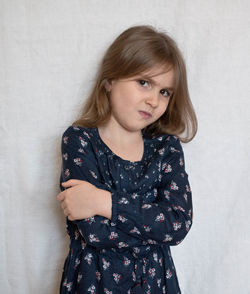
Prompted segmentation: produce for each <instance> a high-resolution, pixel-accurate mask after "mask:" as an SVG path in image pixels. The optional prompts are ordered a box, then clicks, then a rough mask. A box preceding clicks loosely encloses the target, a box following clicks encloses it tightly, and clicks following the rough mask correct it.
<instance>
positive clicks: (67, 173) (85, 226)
mask: <svg viewBox="0 0 250 294" xmlns="http://www.w3.org/2000/svg"><path fill="white" fill-rule="evenodd" d="M88 136H89V135H88V134H87V133H85V134H84V133H83V132H79V130H78V129H77V127H76V128H75V127H73V126H70V127H69V128H68V129H67V130H66V131H65V132H64V133H63V135H62V141H61V153H62V171H61V176H60V189H61V191H63V190H64V189H65V188H64V187H63V186H62V185H61V183H62V182H65V181H67V180H69V179H78V180H83V181H87V182H89V183H91V184H93V185H95V186H96V187H97V188H100V189H103V190H107V191H110V189H108V188H107V186H106V185H105V183H102V182H101V180H100V176H99V172H98V168H97V166H96V159H95V155H94V150H92V147H91V146H90V145H91V144H90V143H89V139H90V138H89V137H88ZM110 192H111V191H110ZM68 223H74V224H75V225H77V228H78V230H79V232H80V234H81V235H82V237H83V238H84V240H85V241H86V242H87V243H88V244H90V245H91V246H94V247H96V248H98V249H103V248H112V247H118V248H123V247H136V246H141V245H148V243H147V242H146V241H144V240H140V239H138V238H137V237H133V236H128V234H127V233H126V232H124V231H122V230H120V229H119V228H117V227H116V224H115V223H113V222H112V221H111V220H110V219H108V218H106V217H103V216H100V215H95V216H93V217H90V218H85V219H82V220H75V221H70V220H69V219H68V218H67V224H68Z"/></svg>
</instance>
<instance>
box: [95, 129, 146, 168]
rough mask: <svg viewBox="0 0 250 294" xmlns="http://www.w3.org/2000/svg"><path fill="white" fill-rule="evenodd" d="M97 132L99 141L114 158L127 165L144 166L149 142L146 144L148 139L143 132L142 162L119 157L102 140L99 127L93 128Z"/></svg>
mask: <svg viewBox="0 0 250 294" xmlns="http://www.w3.org/2000/svg"><path fill="white" fill-rule="evenodd" d="M93 129H94V130H95V133H96V135H97V138H98V139H99V141H100V142H101V144H102V145H103V146H104V147H105V148H106V150H107V151H108V152H109V153H111V154H112V156H113V157H116V158H117V159H118V160H119V161H120V162H121V163H125V164H132V165H136V164H142V163H144V162H145V158H146V153H147V148H146V145H147V142H146V138H145V136H144V133H143V132H142V139H143V143H144V149H143V155H142V158H141V160H137V161H130V160H127V159H123V158H122V157H120V156H119V155H117V154H116V153H114V152H113V151H112V150H111V149H110V148H109V146H108V145H107V144H106V143H105V142H104V141H103V140H102V138H101V136H100V134H99V130H98V127H95V128H93Z"/></svg>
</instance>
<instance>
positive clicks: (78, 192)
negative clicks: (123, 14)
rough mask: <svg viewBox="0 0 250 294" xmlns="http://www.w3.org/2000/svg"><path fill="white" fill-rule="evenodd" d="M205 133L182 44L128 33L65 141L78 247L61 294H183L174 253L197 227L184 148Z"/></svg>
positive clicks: (64, 201)
mask: <svg viewBox="0 0 250 294" xmlns="http://www.w3.org/2000/svg"><path fill="white" fill-rule="evenodd" d="M190 128H191V131H190ZM184 131H188V132H187V136H186V137H185V138H181V137H179V135H180V134H182V133H183V132H184ZM196 132H197V119H196V116H195V112H194V110H193V107H192V103H191V101H190V98H189V93H188V86H187V77H186V68H185V63H184V60H183V57H182V55H181V52H180V51H179V49H178V47H177V45H176V43H175V42H174V40H173V39H172V38H170V37H169V36H168V35H167V34H166V33H164V32H159V31H157V30H156V29H154V28H153V27H151V26H135V27H131V28H129V29H127V30H126V31H124V32H123V33H122V34H121V35H120V36H118V37H117V38H116V40H115V41H114V42H113V44H111V46H110V47H109V48H108V50H107V52H106V54H105V56H104V58H103V60H102V62H101V64H100V66H99V71H98V73H97V78H96V83H95V84H94V87H93V90H92V92H91V93H90V95H89V97H88V99H87V100H86V102H85V105H84V108H83V111H82V114H81V117H80V118H79V119H78V120H77V121H75V122H74V123H73V124H72V125H71V126H69V127H68V128H67V129H66V130H65V132H64V133H63V135H62V145H61V148H62V173H61V177H60V189H61V191H62V192H61V193H59V194H58V196H57V199H58V200H59V201H61V207H62V209H63V212H64V215H65V216H66V217H67V218H66V224H67V233H68V234H69V236H70V246H69V254H68V256H67V258H66V260H65V263H64V268H63V273H62V279H61V284H60V293H61V294H62V293H74V294H85V293H92V294H94V293H95V294H103V293H105V294H108V293H109V294H119V293H123V294H125V293H126V294H132V293H151V294H158V293H168V294H177V293H181V290H180V287H179V283H178V279H177V274H176V270H175V266H174V262H173V260H172V257H171V251H170V246H174V245H177V244H180V243H181V242H182V240H183V239H184V238H185V236H186V235H187V233H188V231H189V230H190V227H191V226H192V219H193V211H192V198H191V197H192V194H191V189H190V186H189V181H188V174H187V173H186V171H185V161H184V154H183V150H182V146H181V143H180V141H181V142H185V143H186V142H189V141H191V140H192V139H193V137H194V136H195V134H196Z"/></svg>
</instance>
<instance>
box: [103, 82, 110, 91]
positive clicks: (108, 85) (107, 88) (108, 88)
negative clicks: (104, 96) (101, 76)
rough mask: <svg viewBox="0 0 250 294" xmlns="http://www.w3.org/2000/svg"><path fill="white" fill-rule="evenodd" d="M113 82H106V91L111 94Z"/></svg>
mask: <svg viewBox="0 0 250 294" xmlns="http://www.w3.org/2000/svg"><path fill="white" fill-rule="evenodd" d="M111 84H112V82H109V81H108V80H106V81H105V85H104V86H105V89H106V90H107V91H108V92H110V91H111V88H112V85H111Z"/></svg>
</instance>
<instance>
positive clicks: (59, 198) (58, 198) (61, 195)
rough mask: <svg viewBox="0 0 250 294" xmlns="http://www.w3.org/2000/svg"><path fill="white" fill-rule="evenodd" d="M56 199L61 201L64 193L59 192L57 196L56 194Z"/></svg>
mask: <svg viewBox="0 0 250 294" xmlns="http://www.w3.org/2000/svg"><path fill="white" fill-rule="evenodd" d="M56 198H57V200H59V201H63V200H64V194H63V192H61V193H59V194H58V195H57V196H56Z"/></svg>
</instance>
